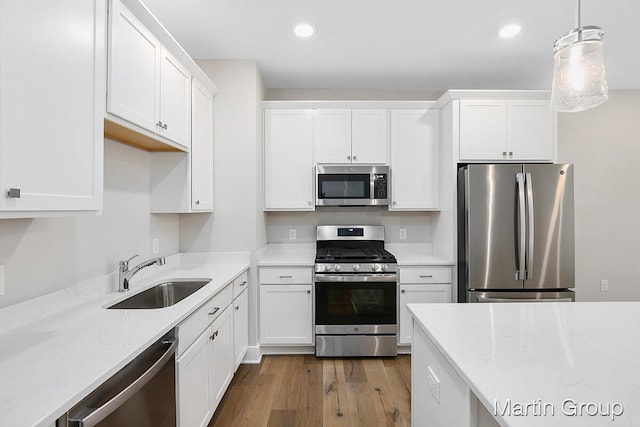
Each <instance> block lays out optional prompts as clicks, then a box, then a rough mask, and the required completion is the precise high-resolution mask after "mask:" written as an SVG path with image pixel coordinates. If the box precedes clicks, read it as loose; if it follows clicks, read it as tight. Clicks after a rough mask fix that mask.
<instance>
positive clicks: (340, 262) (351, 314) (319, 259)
mask: <svg viewBox="0 0 640 427" xmlns="http://www.w3.org/2000/svg"><path fill="white" fill-rule="evenodd" d="M316 245H317V250H316V260H315V276H314V278H315V280H314V282H315V328H316V356H325V357H344V356H395V355H396V354H397V331H398V325H397V317H398V316H397V262H396V259H395V257H394V256H393V255H392V254H391V253H389V252H388V251H386V250H385V249H384V226H365V225H358V226H353V225H349V226H339V225H320V226H318V228H317V243H316Z"/></svg>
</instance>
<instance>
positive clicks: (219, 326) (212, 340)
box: [208, 308, 234, 413]
mask: <svg viewBox="0 0 640 427" xmlns="http://www.w3.org/2000/svg"><path fill="white" fill-rule="evenodd" d="M231 311H232V310H231V309H230V308H226V309H225V310H224V312H223V313H222V314H221V315H220V316H219V317H218V318H217V319H216V321H215V322H213V324H212V325H211V327H210V328H209V350H208V351H209V398H210V399H211V400H210V403H211V404H212V405H213V406H212V413H213V411H215V408H216V407H217V406H218V404H219V403H220V401H221V400H222V396H223V395H224V392H225V391H226V389H227V386H228V385H229V383H230V382H231V379H232V378H233V372H234V369H233V317H232V316H233V315H232V313H231Z"/></svg>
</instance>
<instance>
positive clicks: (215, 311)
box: [209, 307, 220, 316]
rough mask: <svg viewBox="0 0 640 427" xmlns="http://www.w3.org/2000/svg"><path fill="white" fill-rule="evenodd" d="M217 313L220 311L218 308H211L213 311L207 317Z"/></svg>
mask: <svg viewBox="0 0 640 427" xmlns="http://www.w3.org/2000/svg"><path fill="white" fill-rule="evenodd" d="M219 311H220V307H213V311H212V312H211V313H209V316H213V315H214V314H216V313H217V312H219Z"/></svg>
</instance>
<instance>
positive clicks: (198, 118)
mask: <svg viewBox="0 0 640 427" xmlns="http://www.w3.org/2000/svg"><path fill="white" fill-rule="evenodd" d="M192 91H193V93H192V97H191V99H192V107H191V110H192V115H191V129H192V131H191V138H192V141H191V151H190V152H189V153H182V152H157V153H151V212H153V213H190V212H211V211H212V210H213V94H211V93H210V92H209V90H208V89H207V88H206V87H205V86H204V85H203V84H202V83H201V82H199V81H198V80H196V79H194V80H193V85H192Z"/></svg>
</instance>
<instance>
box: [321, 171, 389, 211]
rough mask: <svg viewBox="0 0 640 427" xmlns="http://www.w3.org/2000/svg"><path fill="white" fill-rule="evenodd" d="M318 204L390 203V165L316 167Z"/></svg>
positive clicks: (381, 204) (382, 204) (375, 204)
mask: <svg viewBox="0 0 640 427" xmlns="http://www.w3.org/2000/svg"><path fill="white" fill-rule="evenodd" d="M316 186H317V188H316V206H386V205H388V204H389V166H368V165H318V166H316Z"/></svg>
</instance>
